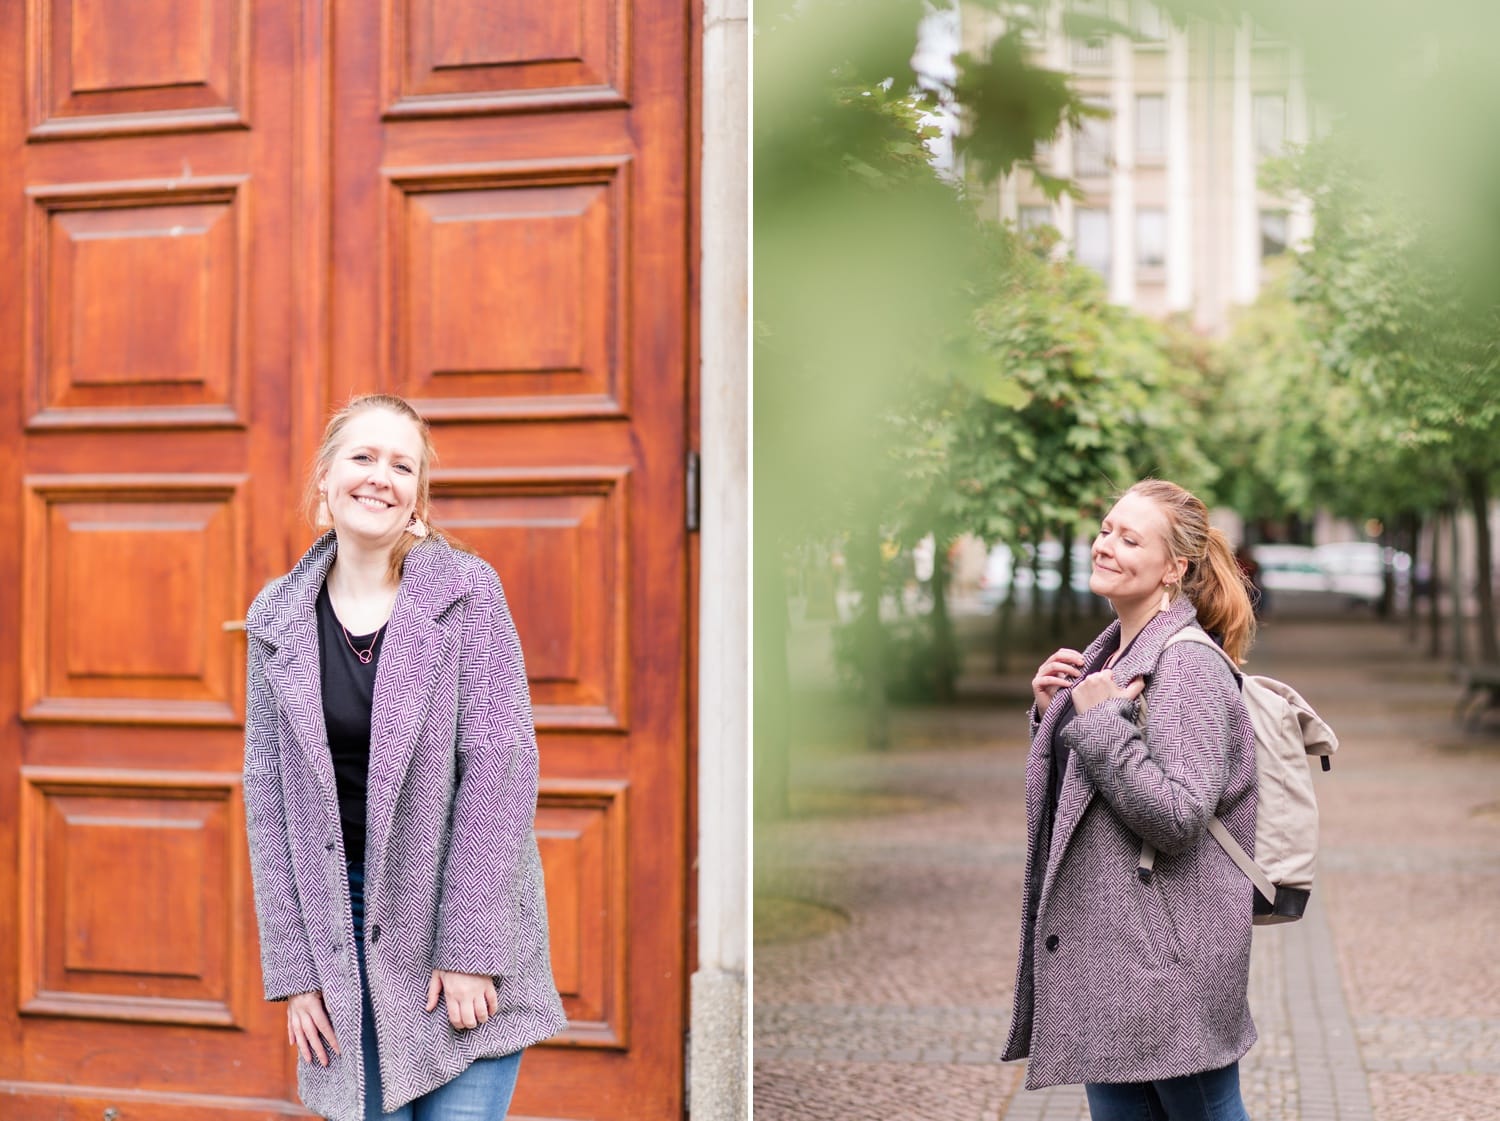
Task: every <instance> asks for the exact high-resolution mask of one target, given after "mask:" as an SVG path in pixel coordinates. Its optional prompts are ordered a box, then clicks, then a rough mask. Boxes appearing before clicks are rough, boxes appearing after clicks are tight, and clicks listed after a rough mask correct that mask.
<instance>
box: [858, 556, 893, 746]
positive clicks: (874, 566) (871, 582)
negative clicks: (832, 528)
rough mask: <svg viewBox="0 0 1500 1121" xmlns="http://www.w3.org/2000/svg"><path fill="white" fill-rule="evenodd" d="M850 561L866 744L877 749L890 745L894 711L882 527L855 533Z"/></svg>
mask: <svg viewBox="0 0 1500 1121" xmlns="http://www.w3.org/2000/svg"><path fill="white" fill-rule="evenodd" d="M849 561H850V564H851V565H852V566H853V568H854V578H855V581H856V583H855V586H856V588H857V589H858V591H859V618H858V620H857V622H856V624H855V626H856V628H857V633H858V635H859V652H860V676H861V677H862V678H863V679H864V686H865V744H866V745H867V746H869V747H875V748H884V747H889V746H890V743H891V713H890V702H889V701H888V700H887V698H886V695H885V691H886V681H885V676H886V663H887V662H888V661H889V658H888V657H887V655H886V646H887V641H886V633H885V624H884V623H882V622H881V620H880V593H881V590H882V588H881V583H882V582H881V579H880V574H881V556H880V533H879V531H878V530H863V531H860V532H858V533H856V534H854V535H852V537H851V539H850V542H849Z"/></svg>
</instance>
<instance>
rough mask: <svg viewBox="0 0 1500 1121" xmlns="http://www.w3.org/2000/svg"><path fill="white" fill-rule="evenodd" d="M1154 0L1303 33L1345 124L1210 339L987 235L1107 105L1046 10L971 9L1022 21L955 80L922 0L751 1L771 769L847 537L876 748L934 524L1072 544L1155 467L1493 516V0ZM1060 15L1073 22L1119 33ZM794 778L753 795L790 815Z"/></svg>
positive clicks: (759, 517) (763, 704)
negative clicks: (906, 605) (991, 194)
mask: <svg viewBox="0 0 1500 1121" xmlns="http://www.w3.org/2000/svg"><path fill="white" fill-rule="evenodd" d="M1160 6H1161V7H1162V8H1163V9H1164V10H1166V12H1167V13H1168V15H1169V16H1170V17H1171V18H1173V19H1175V20H1178V21H1213V22H1216V23H1217V24H1219V25H1220V26H1221V27H1224V28H1229V27H1233V26H1244V25H1245V24H1246V21H1253V22H1254V23H1255V24H1256V25H1258V26H1259V27H1260V28H1261V29H1263V30H1264V31H1266V32H1269V33H1271V34H1272V35H1276V36H1279V37H1280V38H1281V39H1283V40H1284V41H1285V42H1287V43H1290V44H1292V45H1293V46H1294V47H1295V55H1294V57H1295V59H1296V64H1297V65H1298V66H1299V68H1300V70H1301V72H1302V73H1303V74H1304V76H1305V81H1306V86H1307V89H1308V92H1309V95H1310V97H1311V98H1312V99H1313V101H1315V102H1316V103H1317V104H1318V105H1319V106H1320V110H1319V111H1318V112H1317V113H1315V114H1314V124H1315V128H1316V131H1318V132H1319V133H1320V134H1324V133H1326V134H1327V137H1328V139H1327V140H1326V141H1323V142H1320V143H1318V144H1316V145H1314V146H1313V148H1312V149H1311V150H1310V151H1308V152H1307V153H1306V154H1305V155H1303V156H1302V157H1301V158H1300V159H1299V160H1296V161H1294V162H1293V163H1292V164H1291V165H1289V168H1288V169H1287V170H1286V171H1284V172H1283V174H1285V175H1289V176H1293V177H1294V178H1293V179H1289V180H1287V181H1286V183H1285V184H1283V185H1295V186H1296V187H1297V189H1299V190H1301V191H1303V192H1305V193H1306V194H1307V195H1308V196H1309V197H1310V198H1311V199H1312V200H1313V204H1314V209H1315V215H1314V217H1315V226H1316V230H1317V234H1316V237H1315V239H1314V242H1313V245H1312V246H1311V248H1310V250H1309V251H1308V252H1307V253H1305V254H1302V255H1300V257H1299V258H1298V260H1297V261H1296V262H1295V263H1294V264H1293V265H1292V266H1291V267H1290V268H1289V269H1288V275H1286V276H1284V277H1283V278H1282V279H1281V280H1279V281H1278V282H1277V283H1275V284H1272V285H1271V286H1270V287H1269V288H1268V289H1267V292H1266V294H1265V296H1264V297H1263V298H1262V300H1261V302H1260V303H1259V304H1258V305H1257V306H1255V307H1254V308H1251V309H1247V310H1246V311H1245V312H1244V314H1242V315H1241V316H1240V317H1239V319H1238V321H1237V323H1236V326H1235V328H1234V331H1233V332H1232V334H1231V335H1230V337H1229V338H1228V339H1227V340H1224V341H1223V342H1222V343H1219V344H1214V343H1209V342H1207V341H1205V340H1202V339H1197V338H1194V337H1192V336H1190V335H1188V334H1186V333H1184V332H1183V331H1181V330H1179V329H1176V328H1174V327H1172V326H1170V325H1163V324H1157V323H1152V322H1148V321H1146V320H1144V319H1142V318H1141V317H1139V316H1136V315H1133V314H1132V313H1130V312H1128V311H1125V310H1123V309H1120V308H1117V307H1114V306H1112V305H1110V304H1109V303H1108V301H1107V299H1106V298H1105V292H1104V290H1103V288H1102V286H1101V285H1100V283H1099V281H1098V279H1097V278H1096V277H1095V276H1094V275H1093V274H1092V273H1090V272H1088V271H1087V270H1084V269H1082V268H1080V267H1078V266H1076V265H1074V264H1072V263H1070V262H1068V261H1064V260H1057V259H1055V257H1054V255H1053V254H1052V253H1051V252H1050V247H1049V246H1048V245H1047V244H1045V243H1041V244H1039V243H1037V242H1036V241H1035V239H1034V238H1029V237H1028V238H1025V239H1023V238H1021V237H1019V236H1018V235H1016V234H1015V233H1014V232H1013V231H1008V230H1001V229H996V228H993V227H986V226H984V225H983V224H982V223H980V222H979V221H978V220H977V219H976V218H975V215H974V208H973V206H972V205H971V202H970V200H969V199H968V198H967V197H966V194H967V192H968V191H969V190H977V189H983V186H984V184H985V183H986V182H987V181H989V180H992V179H993V178H994V177H996V176H998V175H1000V174H1002V173H1005V172H1008V171H1010V170H1013V169H1015V168H1018V167H1020V168H1025V169H1027V170H1029V171H1031V172H1032V173H1033V174H1034V175H1036V176H1037V178H1038V180H1039V181H1040V182H1042V184H1043V186H1044V188H1045V189H1047V190H1048V191H1049V192H1050V193H1053V194H1054V195H1055V194H1057V193H1060V192H1062V191H1065V190H1069V189H1070V184H1068V183H1067V182H1065V181H1063V180H1058V179H1054V178H1050V177H1048V176H1047V175H1046V173H1045V168H1044V167H1039V166H1037V163H1036V152H1037V147H1038V145H1039V144H1040V143H1042V142H1045V141H1049V140H1051V139H1054V138H1055V137H1056V135H1057V134H1058V130H1059V129H1060V128H1061V127H1062V126H1063V125H1064V124H1072V125H1077V124H1078V123H1079V122H1080V121H1081V120H1082V119H1083V118H1084V117H1086V116H1088V115H1091V114H1093V113H1095V112H1097V110H1095V109H1093V108H1091V107H1090V106H1088V105H1086V104H1085V103H1084V102H1083V101H1082V100H1081V99H1080V98H1079V96H1078V95H1077V93H1076V92H1075V91H1074V90H1073V88H1072V87H1071V85H1070V84H1069V80H1068V78H1067V77H1066V76H1065V75H1062V74H1058V73H1053V72H1051V71H1048V70H1047V69H1045V68H1044V67H1043V66H1042V65H1041V64H1040V63H1039V62H1038V60H1037V59H1036V57H1035V56H1033V55H1031V54H1029V53H1028V51H1027V50H1026V48H1025V44H1024V41H1023V39H1022V35H1021V30H1022V26H1023V24H1025V23H1026V22H1027V21H1035V20H1038V19H1041V18H1044V16H1045V9H1046V8H1047V7H1048V5H1046V4H1039V5H1019V4H1012V3H1008V2H1005V0H987V2H984V3H974V4H968V5H966V6H965V11H966V12H967V13H969V14H970V15H973V14H976V13H977V14H980V15H981V16H982V15H983V14H984V13H985V11H986V10H988V11H993V12H996V13H998V14H1001V15H1004V16H1005V17H1006V19H1007V26H1008V27H1009V28H1010V30H1009V31H1008V32H1007V33H1006V34H1004V35H1001V36H999V37H998V38H996V39H994V41H993V42H992V43H991V44H990V46H989V47H988V48H987V49H986V51H985V53H984V54H983V55H980V56H974V55H968V54H963V53H961V54H960V55H959V56H958V57H957V58H956V59H955V68H954V71H955V72H954V73H953V74H952V75H951V76H948V77H943V78H936V79H934V78H933V77H932V76H927V77H926V78H925V79H924V78H923V76H920V75H918V74H917V73H916V72H915V70H914V69H913V65H912V56H913V52H914V49H915V48H916V46H917V28H918V24H919V22H920V20H921V19H922V18H923V15H924V13H925V12H926V11H927V9H928V5H926V4H924V3H922V2H921V0H772V2H769V3H760V4H757V5H756V8H755V122H754V168H755V171H754V223H755V224H754V261H755V279H754V300H755V310H754V316H755V396H754V409H755V417H754V455H755V462H754V487H755V492H754V494H755V514H754V517H755V550H756V555H755V559H754V564H755V579H756V624H755V625H756V682H755V694H756V719H757V729H756V753H757V767H758V769H759V768H760V767H761V765H762V762H764V763H765V764H766V765H767V766H768V767H769V768H770V769H771V770H772V771H780V772H784V762H785V746H786V738H787V726H786V719H787V717H786V706H785V679H786V672H785V627H786V594H785V588H784V587H783V586H782V577H783V575H784V573H785V554H786V550H787V549H788V548H789V547H792V546H795V545H796V544H797V543H799V542H802V541H806V540H821V541H830V540H840V541H842V542H843V543H844V547H845V551H846V553H847V557H848V569H847V571H848V573H849V574H850V577H851V579H852V580H853V582H854V583H855V585H856V586H857V587H859V588H860V590H861V592H862V595H861V602H862V606H863V614H862V617H861V620H860V622H859V624H858V626H856V627H855V628H853V629H851V631H850V636H851V637H850V639H849V642H850V644H851V647H850V649H851V654H850V657H851V658H854V659H855V660H856V661H857V660H858V656H859V654H858V652H859V651H864V652H865V654H866V657H867V662H866V668H865V670H864V671H863V672H864V674H865V678H864V684H865V686H866V689H865V692H866V694H867V696H869V697H871V698H872V702H871V703H872V705H874V706H876V707H875V709H874V710H873V711H872V719H871V729H872V730H871V736H870V738H871V740H872V741H875V742H878V741H879V740H880V738H881V732H880V730H879V729H880V726H881V724H882V721H883V714H882V712H881V711H880V710H879V709H878V705H879V704H880V703H881V702H880V700H879V699H878V698H883V697H884V694H885V688H884V687H883V684H882V681H881V678H880V675H881V674H882V673H884V672H886V671H884V670H882V669H881V667H882V666H885V665H890V664H895V663H900V664H903V665H904V664H906V663H907V662H908V661H910V658H909V657H908V656H907V655H905V654H903V656H902V657H900V658H897V659H895V663H893V662H892V658H891V656H890V654H889V652H888V651H883V650H882V648H881V647H882V643H884V642H885V637H884V628H883V626H882V625H881V623H880V619H879V616H878V613H877V611H876V605H877V604H878V602H879V600H880V598H881V595H882V589H884V588H885V587H886V586H888V585H889V583H890V574H889V572H886V571H884V570H883V568H882V566H883V565H885V564H886V560H885V558H886V555H887V554H888V553H889V551H890V544H891V543H892V542H898V543H902V544H906V545H910V544H911V543H912V542H914V541H915V540H917V539H918V538H920V537H921V536H923V535H924V534H926V533H929V532H930V533H933V534H934V536H935V537H936V538H937V539H938V542H939V545H938V549H939V555H940V556H941V555H942V551H943V549H944V548H945V546H946V544H947V542H949V541H950V540H952V538H953V537H954V536H955V535H956V534H959V533H962V532H973V533H977V534H979V535H980V536H982V537H984V538H985V539H986V540H989V541H1005V542H1008V543H1011V544H1015V545H1021V544H1025V543H1028V542H1035V541H1038V540H1041V539H1042V538H1044V537H1046V536H1054V537H1063V538H1065V539H1066V538H1067V537H1070V536H1071V535H1072V534H1073V533H1075V532H1078V531H1080V530H1081V529H1082V528H1083V527H1084V526H1086V525H1087V524H1088V522H1089V521H1090V520H1092V519H1093V518H1095V517H1097V514H1098V512H1099V510H1100V509H1101V508H1102V506H1103V505H1104V504H1105V503H1107V502H1108V500H1109V499H1110V497H1111V496H1112V495H1113V494H1114V493H1115V491H1116V490H1117V489H1118V488H1119V487H1120V486H1123V485H1126V484H1128V483H1129V482H1130V481H1132V480H1133V479H1135V478H1137V477H1140V476H1141V475H1143V474H1148V473H1151V474H1162V475H1166V476H1168V477H1172V478H1175V479H1177V480H1178V481H1180V482H1182V483H1184V484H1185V485H1187V486H1189V487H1193V488H1195V489H1198V490H1200V491H1201V492H1202V493H1204V494H1205V496H1206V497H1209V498H1211V499H1214V500H1216V501H1218V502H1221V503H1224V504H1227V505H1231V506H1233V507H1235V508H1236V509H1238V510H1239V511H1240V512H1241V513H1243V514H1245V515H1246V516H1247V517H1251V518H1275V517H1278V516H1282V515H1284V514H1286V513H1288V512H1292V511H1298V512H1310V511H1312V510H1313V509H1315V508H1324V509H1328V510H1331V511H1333V512H1335V513H1341V514H1346V515H1349V516H1354V517H1393V516H1395V515H1403V516H1406V515H1410V516H1411V517H1414V518H1418V519H1420V518H1422V517H1427V516H1430V515H1431V513H1432V512H1433V511H1436V510H1438V509H1440V508H1451V507H1452V506H1453V504H1455V503H1456V502H1458V501H1460V500H1463V501H1465V502H1467V503H1468V504H1469V505H1470V507H1471V508H1473V509H1480V508H1482V505H1483V504H1484V503H1486V502H1487V501H1488V493H1489V489H1488V488H1489V485H1490V483H1491V482H1492V481H1493V479H1494V476H1495V474H1496V467H1497V452H1496V450H1495V449H1496V448H1497V446H1500V441H1497V440H1496V436H1497V435H1500V433H1497V432H1496V425H1497V420H1500V418H1497V410H1500V393H1497V382H1496V373H1495V369H1496V367H1495V358H1496V348H1495V341H1496V331H1495V328H1496V323H1497V316H1496V308H1497V307H1500V207H1497V206H1496V205H1495V203H1494V200H1495V199H1496V198H1497V197H1500V141H1497V139H1495V138H1494V133H1493V129H1492V122H1493V121H1494V120H1496V119H1497V113H1496V110H1497V109H1500V67H1496V66H1494V65H1493V58H1492V55H1493V44H1494V43H1495V42H1497V41H1500V36H1497V34H1496V33H1497V32H1500V5H1491V4H1488V3H1479V2H1477V0H1430V2H1429V3H1425V4H1423V5H1420V6H1419V5H1415V4H1411V3H1397V2H1395V0H1320V2H1319V3H1318V4H1312V5H1309V4H1305V3H1300V2H1297V3H1294V2H1292V0H1241V2H1237V0H1161V3H1160ZM932 7H936V8H938V9H951V8H952V4H950V3H948V2H947V0H937V2H936V3H935V4H933V5H932ZM1066 19H1067V24H1066V25H1067V27H1068V30H1069V31H1070V33H1072V34H1075V35H1079V36H1086V35H1089V34H1111V33H1119V32H1122V31H1123V30H1124V29H1122V28H1120V27H1117V26H1115V25H1113V24H1110V23H1109V22H1108V21H1107V20H1099V19H1098V18H1097V17H1089V16H1086V15H1081V14H1070V15H1069V16H1067V17H1066ZM1090 19H1093V21H1094V24H1093V25H1090V24H1089V20H1090ZM939 110H947V111H951V112H955V113H958V114H960V115H961V118H962V121H963V129H962V131H961V133H960V135H959V137H958V141H957V149H958V151H959V153H960V154H961V156H962V157H963V158H964V159H965V160H966V161H967V170H968V173H969V179H968V181H967V182H963V183H959V182H951V181H948V180H945V179H944V178H943V177H942V176H941V175H940V174H939V173H938V172H937V171H936V170H935V169H934V168H933V166H932V164H931V161H930V160H929V153H928V151H927V149H926V144H927V143H928V142H929V141H931V140H932V139H933V138H934V136H935V134H936V128H935V126H934V124H933V117H932V114H934V113H936V112H937V111H939ZM1043 236H1044V237H1045V235H1043ZM1481 538H1482V540H1481V542H1480V547H1481V548H1482V549H1487V548H1488V545H1487V539H1483V535H1481ZM1480 559H1481V563H1482V564H1485V565H1487V564H1488V557H1487V554H1486V556H1485V557H1483V558H1480ZM941 601H942V596H941V589H939V594H938V596H937V606H938V609H939V610H941V606H940V605H941ZM1487 610H1488V608H1487ZM1491 629H1493V628H1492V624H1491ZM932 634H933V635H934V636H935V637H934V638H933V639H932V641H933V642H934V643H937V644H939V645H940V644H941V642H942V641H943V640H942V628H941V627H938V628H936V629H935V630H934V631H933V632H932ZM935 657H937V658H938V659H939V661H941V662H942V665H943V670H942V672H952V671H953V670H954V666H955V662H954V661H953V660H952V658H951V655H950V654H948V653H943V652H942V651H937V652H936V654H935ZM903 676H909V675H905V674H903ZM938 691H939V693H940V692H941V689H939V690H938ZM784 777H785V776H784V773H781V774H780V777H776V776H775V775H773V776H772V777H771V778H770V779H769V780H767V784H766V785H765V787H764V788H761V783H760V780H759V778H758V799H759V796H760V795H761V794H767V798H766V808H767V809H769V811H770V812H772V813H774V812H776V804H777V802H778V801H779V800H782V799H781V795H779V794H778V793H777V787H776V784H777V783H778V782H780V783H783V784H784ZM757 806H758V810H759V809H760V808H761V804H760V801H759V800H758V803H757Z"/></svg>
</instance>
